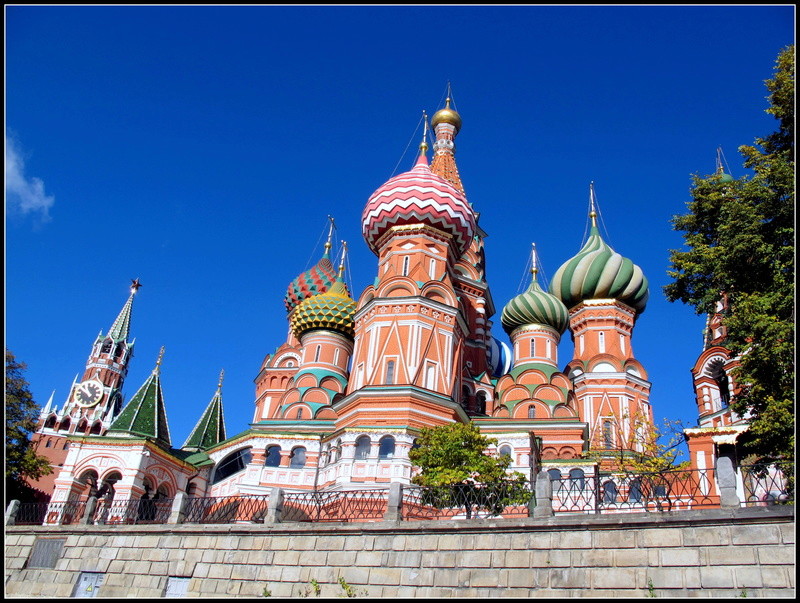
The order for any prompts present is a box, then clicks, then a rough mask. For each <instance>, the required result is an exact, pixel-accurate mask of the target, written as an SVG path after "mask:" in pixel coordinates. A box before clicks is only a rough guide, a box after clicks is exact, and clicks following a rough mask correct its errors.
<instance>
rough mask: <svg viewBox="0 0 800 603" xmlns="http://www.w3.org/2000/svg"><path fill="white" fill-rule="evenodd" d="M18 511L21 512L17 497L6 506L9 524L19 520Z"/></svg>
mask: <svg viewBox="0 0 800 603" xmlns="http://www.w3.org/2000/svg"><path fill="white" fill-rule="evenodd" d="M17 513H19V501H18V500H17V499H14V500H12V501H11V502H10V503H8V507H7V508H6V523H5V525H7V526H13V525H14V524H15V523H16V521H17Z"/></svg>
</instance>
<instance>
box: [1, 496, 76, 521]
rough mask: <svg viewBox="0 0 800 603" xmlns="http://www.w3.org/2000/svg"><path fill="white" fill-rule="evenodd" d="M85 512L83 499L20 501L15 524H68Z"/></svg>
mask: <svg viewBox="0 0 800 603" xmlns="http://www.w3.org/2000/svg"><path fill="white" fill-rule="evenodd" d="M85 512H86V502H85V501H76V500H68V501H64V502H50V503H46V502H43V503H22V504H20V506H19V511H17V516H16V519H15V523H16V524H17V525H42V524H61V525H69V524H75V523H78V521H80V520H81V519H82V518H83V514H84V513H85Z"/></svg>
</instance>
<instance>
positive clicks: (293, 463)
mask: <svg viewBox="0 0 800 603" xmlns="http://www.w3.org/2000/svg"><path fill="white" fill-rule="evenodd" d="M289 466H290V467H293V468H295V469H300V468H301V467H305V466H306V449H305V448H303V447H302V446H298V447H297V448H293V449H292V453H291V455H290V456H289Z"/></svg>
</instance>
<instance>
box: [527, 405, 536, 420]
mask: <svg viewBox="0 0 800 603" xmlns="http://www.w3.org/2000/svg"><path fill="white" fill-rule="evenodd" d="M528 418H529V419H535V418H536V407H535V406H534V405H533V404H531V405H530V406H529V407H528Z"/></svg>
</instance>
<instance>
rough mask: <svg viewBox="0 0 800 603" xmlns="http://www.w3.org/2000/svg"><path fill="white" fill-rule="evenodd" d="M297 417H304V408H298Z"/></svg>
mask: <svg viewBox="0 0 800 603" xmlns="http://www.w3.org/2000/svg"><path fill="white" fill-rule="evenodd" d="M295 418H296V419H302V418H303V409H302V408H298V409H297V415H296V416H295Z"/></svg>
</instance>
